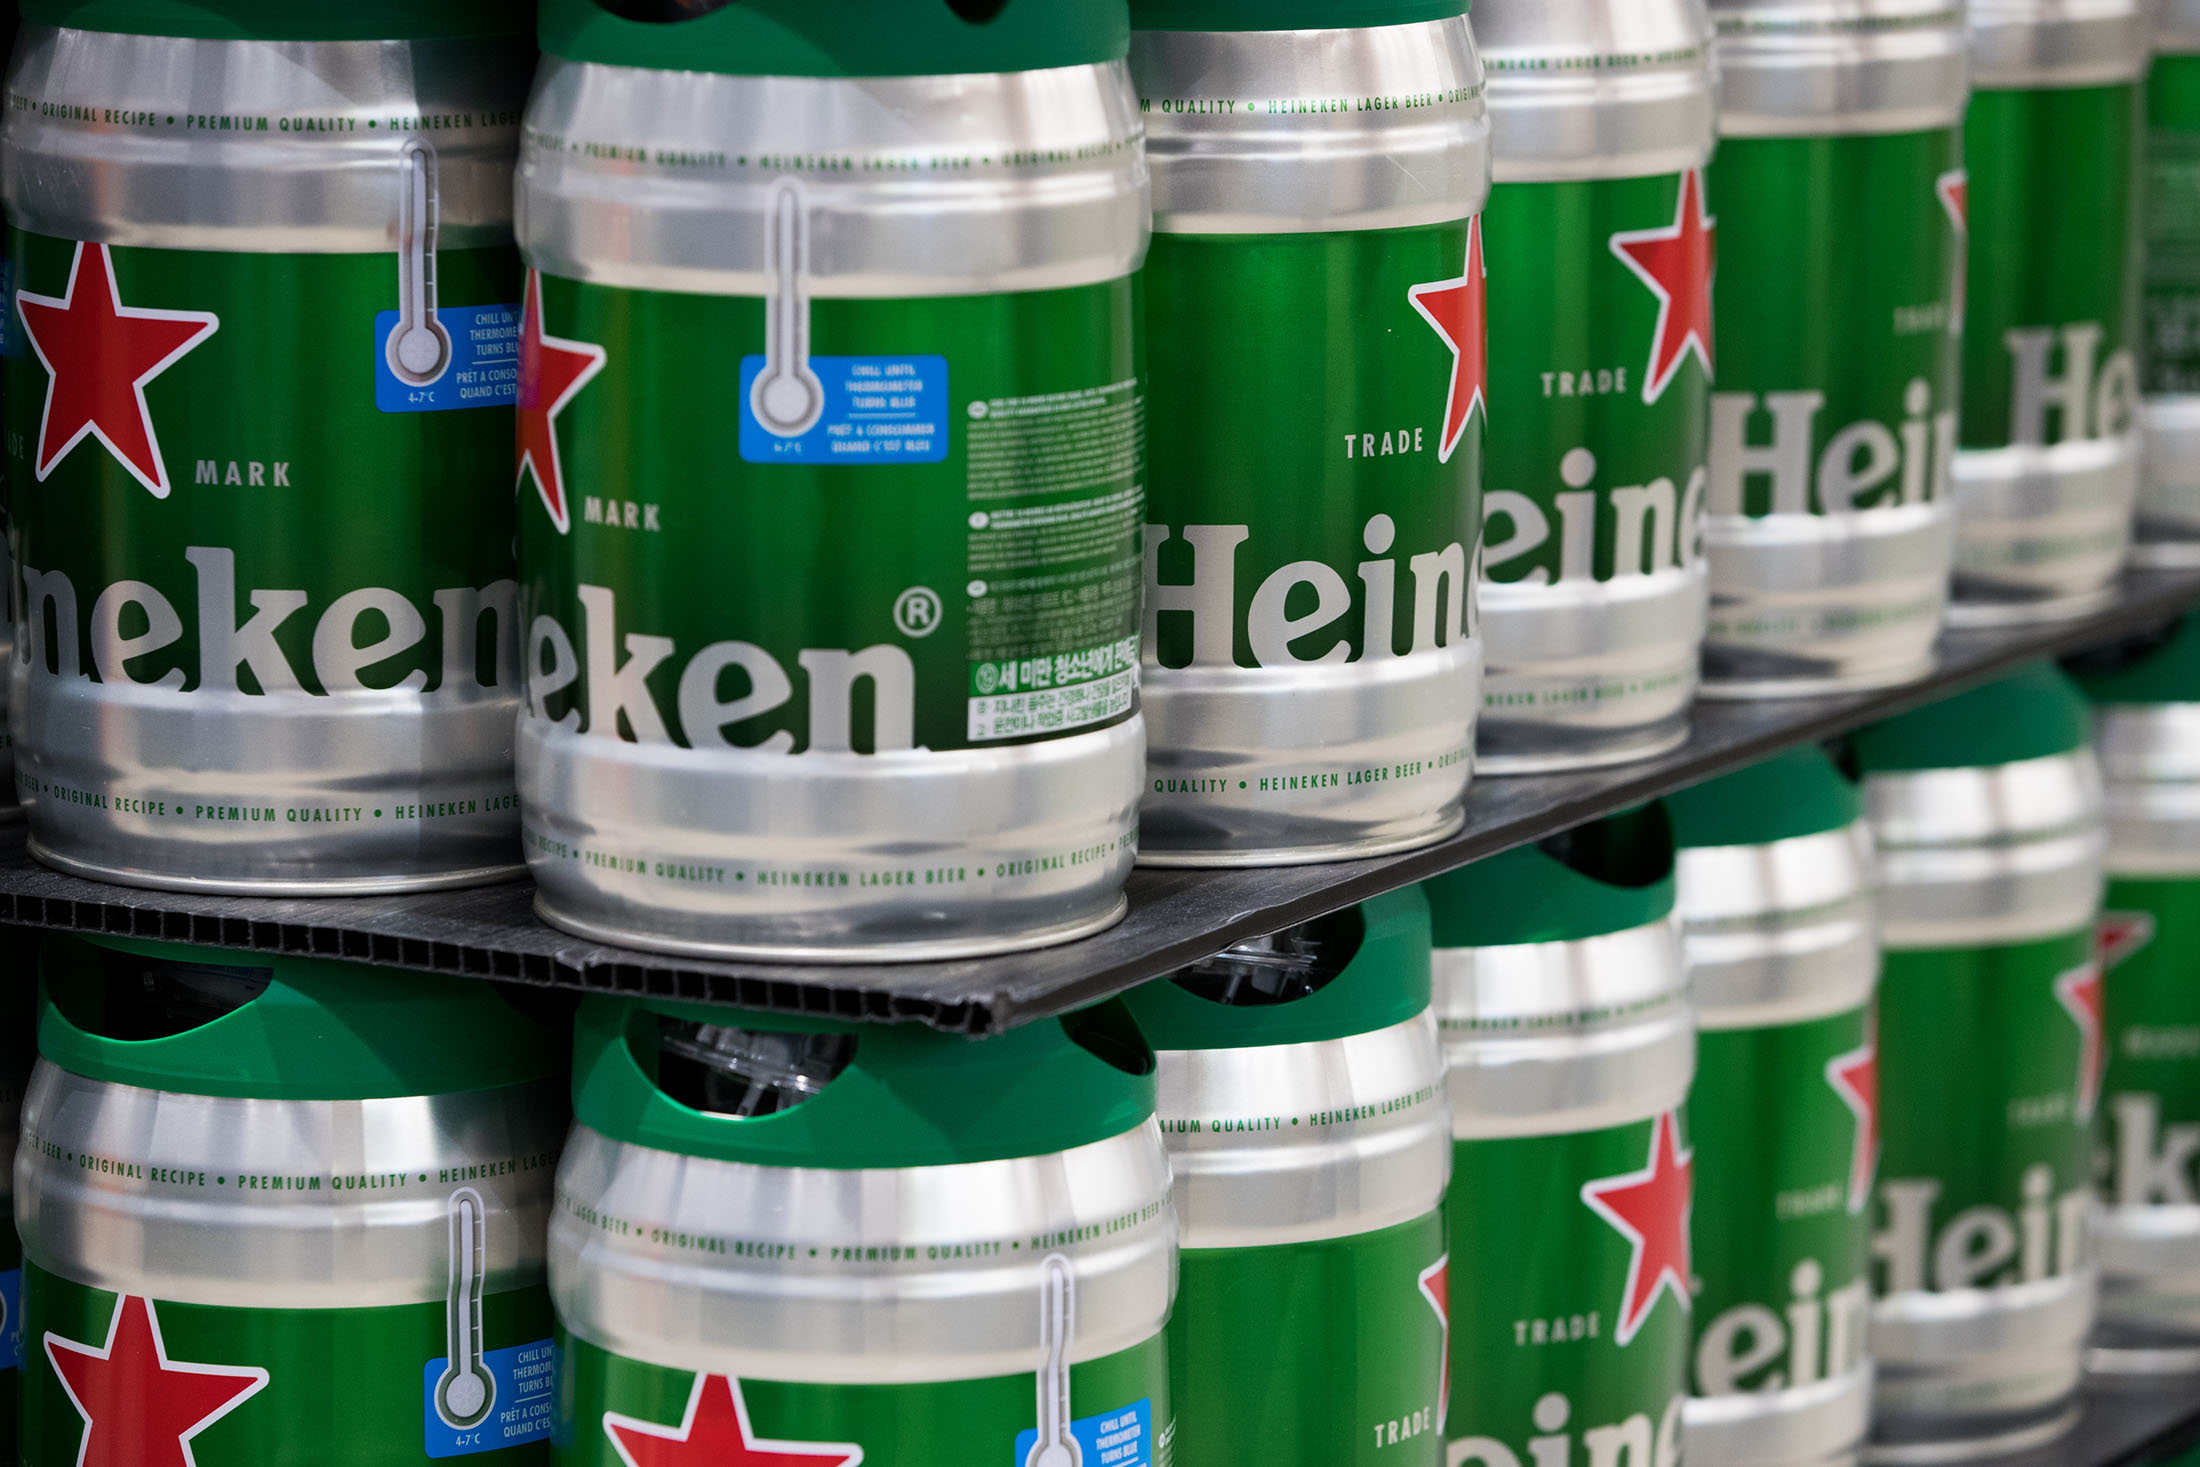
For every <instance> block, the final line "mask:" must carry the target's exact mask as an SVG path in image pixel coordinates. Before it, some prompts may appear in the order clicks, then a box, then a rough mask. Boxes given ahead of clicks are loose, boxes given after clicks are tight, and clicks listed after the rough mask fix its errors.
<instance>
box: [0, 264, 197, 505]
mask: <svg viewBox="0 0 2200 1467" xmlns="http://www.w3.org/2000/svg"><path fill="white" fill-rule="evenodd" d="M15 301H16V309H17V310H18V311H19V312H21V314H22V317H23V332H24V335H25V336H27V337H28V338H29V339H30V344H31V350H32V351H34V352H36V353H37V354H38V360H39V363H40V365H42V366H43V367H45V369H46V402H45V406H44V407H43V408H42V409H41V410H40V412H39V416H38V454H37V459H36V461H35V468H36V472H37V475H38V478H39V480H40V482H44V481H45V479H46V476H47V475H49V474H51V473H52V472H53V470H54V466H55V465H56V464H59V463H60V462H61V460H63V459H64V458H67V457H68V456H69V453H70V451H71V450H73V449H74V448H75V447H76V446H77V445H78V444H80V443H82V442H83V441H84V440H85V439H86V438H94V439H97V440H98V441H99V442H100V444H101V445H103V446H104V447H105V448H106V450H107V451H108V452H109V453H111V454H113V455H114V456H115V461H116V462H117V463H120V464H121V465H122V466H123V468H125V469H127V470H129V472H130V476H131V477H132V478H134V479H136V480H137V481H138V482H139V483H140V484H143V485H144V486H145V487H146V488H147V489H148V490H150V491H152V495H153V497H154V498H155V499H166V498H167V497H168V491H169V488H170V487H171V486H170V482H169V478H168V463H167V460H166V459H164V458H163V457H162V456H161V451H160V435H159V434H158V433H157V432H155V431H154V427H153V410H152V408H151V407H150V406H148V405H147V403H146V401H145V384H146V383H148V382H151V381H152V380H153V379H154V378H155V377H158V376H159V375H160V374H161V373H163V372H165V371H167V370H168V369H169V368H170V367H172V366H174V365H175V364H176V363H177V362H178V361H179V360H181V359H182V357H183V356H184V355H185V354H186V353H187V352H189V351H190V350H191V349H192V348H193V347H195V346H197V345H199V344H200V343H201V342H203V341H205V340H206V339H207V338H208V337H209V336H212V335H213V334H214V332H215V331H216V329H218V328H219V327H220V325H221V320H220V318H219V317H217V316H216V315H214V313H213V312H211V311H160V310H153V309H150V308H147V307H142V306H125V305H124V304H123V303H122V288H121V286H120V285H118V284H117V283H116V281H115V262H114V257H113V256H112V255H111V254H110V253H109V252H108V249H107V246H105V245H103V244H78V245H77V247H76V254H75V256H74V258H72V259H71V260H70V262H69V283H68V287H67V288H66V289H65V290H64V291H63V292H62V294H61V295H60V297H59V298H56V297H53V296H49V295H38V294H35V293H33V292H31V291H28V290H25V291H18V292H17V293H16V297H15Z"/></svg>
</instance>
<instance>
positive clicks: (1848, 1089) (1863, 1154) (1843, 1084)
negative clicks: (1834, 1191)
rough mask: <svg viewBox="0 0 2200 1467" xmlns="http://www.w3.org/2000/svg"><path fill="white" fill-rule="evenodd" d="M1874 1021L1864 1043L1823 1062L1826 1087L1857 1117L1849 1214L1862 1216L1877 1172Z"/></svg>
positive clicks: (1876, 1061)
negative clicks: (1830, 1087)
mask: <svg viewBox="0 0 2200 1467" xmlns="http://www.w3.org/2000/svg"><path fill="white" fill-rule="evenodd" d="M1877 1029H1878V1021H1877V1019H1876V1017H1875V1018H1874V1019H1873V1020H1872V1021H1871V1022H1870V1023H1868V1024H1867V1025H1866V1026H1865V1029H1864V1042H1863V1044H1861V1045H1860V1046H1858V1047H1857V1048H1855V1049H1852V1050H1850V1051H1848V1052H1847V1053H1846V1054H1837V1055H1835V1056H1834V1057H1833V1058H1832V1059H1830V1060H1827V1061H1826V1083H1827V1084H1828V1085H1831V1086H1832V1087H1833V1093H1834V1094H1836V1095H1838V1096H1840V1097H1841V1103H1842V1104H1843V1105H1845V1106H1847V1107H1848V1108H1849V1110H1850V1112H1851V1113H1852V1114H1853V1115H1855V1117H1856V1145H1855V1147H1854V1149H1853V1150H1851V1151H1850V1153H1849V1211H1850V1212H1854V1213H1861V1212H1862V1211H1863V1210H1864V1204H1865V1203H1866V1202H1868V1201H1869V1200H1871V1190H1872V1176H1873V1174H1874V1173H1875V1172H1877V1171H1878V1170H1879V1036H1878V1033H1877Z"/></svg>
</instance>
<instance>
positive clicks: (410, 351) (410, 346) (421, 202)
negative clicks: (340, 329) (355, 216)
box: [386, 138, 451, 387]
mask: <svg viewBox="0 0 2200 1467" xmlns="http://www.w3.org/2000/svg"><path fill="white" fill-rule="evenodd" d="M398 174H399V180H400V188H399V191H398V196H397V328H396V329H395V330H394V331H392V332H390V339H389V345H388V347H387V348H386V351H387V354H388V357H389V364H390V370H391V371H392V372H394V373H396V374H397V377H398V380H400V381H402V382H407V383H410V384H411V385H413V386H415V387H425V386H427V385H428V384H429V383H431V382H433V381H435V380H436V379H437V378H438V377H441V376H442V375H443V373H444V372H445V371H446V370H447V369H448V368H449V367H450V365H451V336H450V333H449V332H448V331H445V330H444V329H443V323H442V322H441V321H438V320H437V319H436V315H435V230H436V175H435V149H434V148H433V147H432V146H431V145H429V144H428V143H425V142H423V141H421V140H420V139H419V138H408V139H406V141H405V146H404V147H403V148H401V149H400V150H399V151H398Z"/></svg>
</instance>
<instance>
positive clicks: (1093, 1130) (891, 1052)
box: [573, 996, 1154, 1170]
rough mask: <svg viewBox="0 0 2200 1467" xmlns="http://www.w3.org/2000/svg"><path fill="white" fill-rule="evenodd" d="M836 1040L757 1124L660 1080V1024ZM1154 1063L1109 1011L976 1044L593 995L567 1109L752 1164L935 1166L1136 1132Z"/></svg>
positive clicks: (1150, 1099)
mask: <svg viewBox="0 0 2200 1467" xmlns="http://www.w3.org/2000/svg"><path fill="white" fill-rule="evenodd" d="M665 1018H670V1019H682V1020H688V1021H692V1022H696V1023H702V1024H712V1025H726V1026H732V1027H738V1028H742V1029H748V1030H770V1031H777V1032H781V1033H790V1032H791V1033H812V1034H847V1035H852V1036H854V1039H855V1045H854V1052H853V1054H852V1055H851V1056H850V1057H849V1059H848V1062H847V1065H846V1068H844V1069H842V1070H841V1071H840V1073H839V1074H838V1075H837V1076H835V1077H833V1078H832V1079H831V1080H829V1081H828V1082H826V1083H825V1085H824V1086H823V1088H822V1089H820V1090H818V1091H817V1093H816V1094H814V1095H812V1096H810V1097H809V1098H807V1099H805V1100H803V1101H802V1102H801V1103H799V1104H796V1105H792V1106H789V1107H788V1108H786V1109H784V1110H780V1111H777V1112H775V1113H773V1114H769V1115H756V1116H735V1115H726V1114H721V1113H717V1112H711V1111H702V1110H697V1109H694V1108H693V1107H690V1106H688V1105H684V1104H682V1103H681V1102H679V1101H677V1100H675V1099H673V1098H672V1097H671V1096H670V1095H668V1094H666V1093H665V1091H664V1090H663V1089H661V1088H660V1087H659V1085H658V1083H657V1069H658V1060H659V1055H660V1049H659V1039H660V1036H661V1034H662V1023H661V1020H662V1019H665ZM1153 1110H1154V1062H1153V1052H1152V1051H1151V1050H1150V1049H1148V1048H1147V1047H1146V1043H1145V1041H1144V1040H1143V1039H1142V1038H1140V1037H1139V1033H1138V1029H1137V1026H1136V1025H1135V1024H1133V1023H1132V1022H1131V1018H1130V1015H1129V1013H1128V1012H1126V1011H1125V1009H1124V1008H1123V1005H1122V1003H1121V1002H1120V1001H1119V1000H1111V1001H1109V1002H1107V1003H1104V1004H1101V1005H1098V1006H1097V1007H1094V1008H1090V1009H1086V1010H1084V1011H1082V1012H1080V1013H1076V1014H1071V1015H1068V1016H1067V1017H1064V1018H1060V1019H1042V1020H1039V1021H1037V1022H1036V1023H1031V1024H1026V1025H1024V1026H1022V1027H1021V1028H1017V1029H1011V1030H1009V1031H1008V1032H1007V1033H1005V1034H998V1035H994V1036H992V1037H991V1038H987V1039H964V1038H961V1037H959V1036H956V1035H952V1034H943V1033H940V1032H939V1031H937V1030H933V1029H927V1028H923V1027H920V1026H918V1025H915V1024H846V1023H840V1022H837V1021H832V1020H822V1019H810V1018H806V1017H802V1016H798V1015H789V1014H767V1013H756V1012H751V1011H749V1010H744V1009H731V1008H717V1007H709V1006H705V1005H700V1004H681V1003H672V1002H663V1001H656V1000H639V1001H637V1000H632V999H618V998H610V997H603V996H598V997H592V998H590V999H588V1000H587V1001H585V1002H584V1003H583V1004H582V1005H581V1009H580V1014H579V1016H578V1017H577V1018H576V1019H575V1021H574V1027H573V1113H574V1118H575V1119H576V1120H578V1121H580V1122H581V1123H582V1124H583V1125H586V1126H588V1127H589V1128H590V1129H592V1130H594V1131H596V1132H598V1133H600V1134H602V1135H605V1136H608V1137H611V1138H612V1139H613V1140H617V1141H625V1142H628V1143H630V1144H633V1145H636V1146H648V1147H653V1148H655V1149H657V1150H660V1151H669V1152H675V1153H678V1154H680V1155H685V1156H702V1157H710V1158H714V1159H716V1160H719V1161H733V1162H750V1163H754V1164H756V1165H759V1166H780V1167H795V1166H799V1167H825V1168H834V1169H842V1170H849V1169H856V1168H871V1167H901V1166H945V1165H951V1164H954V1163H960V1162H975V1161H1000V1160H1004V1159H1007V1158H1010V1157H1019V1156H1041V1155H1045V1154H1047V1153H1050V1152H1055V1151H1066V1150H1068V1149H1069V1148H1071V1147H1073V1146H1083V1145H1086V1144H1088V1143H1090V1142H1094V1141H1104V1140H1106V1139H1107V1138H1109V1137H1111V1136H1119V1135H1121V1134H1122V1133H1123V1132H1125V1131H1128V1130H1131V1129H1133V1128H1135V1127H1137V1126H1140V1125H1142V1124H1144V1123H1145V1122H1146V1121H1147V1120H1149V1119H1150V1118H1151V1117H1152V1115H1153Z"/></svg>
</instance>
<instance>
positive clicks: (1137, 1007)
mask: <svg viewBox="0 0 2200 1467" xmlns="http://www.w3.org/2000/svg"><path fill="white" fill-rule="evenodd" d="M1360 920H1361V926H1362V935H1361V937H1360V946H1359V950H1358V951H1357V952H1355V953H1353V955H1352V958H1351V960H1350V961H1349V962H1347V963H1346V964H1345V966H1344V969H1343V971H1341V972H1339V973H1338V974H1337V975H1336V976H1335V977H1334V978H1331V979H1330V980H1329V981H1328V982H1327V983H1325V984H1323V985H1322V986H1321V987H1320V988H1318V989H1316V990H1314V992H1312V993H1310V994H1307V995H1306V996H1305V997H1303V998H1298V999H1294V1000H1292V1001H1290V1002H1288V1003H1270V1004H1225V1003H1220V1002H1217V1001H1216V1000H1214V999H1210V998H1206V997H1204V996H1202V995H1200V994H1198V993H1194V992H1192V991H1191V990H1189V989H1187V988H1185V987H1183V986H1182V985H1181V984H1179V983H1178V982H1177V981H1176V980H1175V979H1174V978H1160V979H1156V980H1155V981H1154V982H1152V983H1148V984H1145V985H1144V986H1142V987H1140V988H1138V989H1137V990H1135V991H1133V992H1132V993H1131V994H1130V995H1129V996H1128V998H1127V999H1126V1000H1125V1002H1126V1003H1128V1004H1129V1005H1130V1011H1131V1017H1132V1018H1134V1019H1136V1020H1137V1021H1138V1027H1139V1029H1140V1030H1142V1031H1143V1032H1144V1034H1145V1036H1146V1038H1147V1040H1148V1041H1150V1042H1151V1043H1152V1045H1153V1047H1154V1048H1156V1049H1251V1048H1255V1047H1258V1046H1261V1045H1269V1044H1304V1043H1310V1042H1312V1041H1316V1040H1323V1039H1342V1038H1344V1037H1346V1036H1347V1035H1351V1034H1367V1033H1371V1032H1373V1031H1374V1030H1377V1029H1387V1028H1389V1027H1391V1026H1392V1025H1394V1024H1402V1023H1404V1022H1405V1021H1406V1020H1408V1019H1410V1018H1412V1017H1413V1016H1414V1015H1416V1014H1418V1013H1420V1012H1422V1011H1423V1010H1424V1009H1426V1008H1427V1007H1428V1006H1429V988H1430V979H1429V922H1428V899H1427V898H1426V897H1424V896H1423V895H1422V894H1421V893H1420V891H1419V890H1418V889H1416V888H1414V887H1407V888H1405V889H1404V890H1402V891H1393V892H1386V893H1384V894H1383V895H1382V896H1379V897H1373V898H1370V899H1369V900H1368V901H1366V902H1364V903H1362V904H1361V906H1360Z"/></svg>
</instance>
